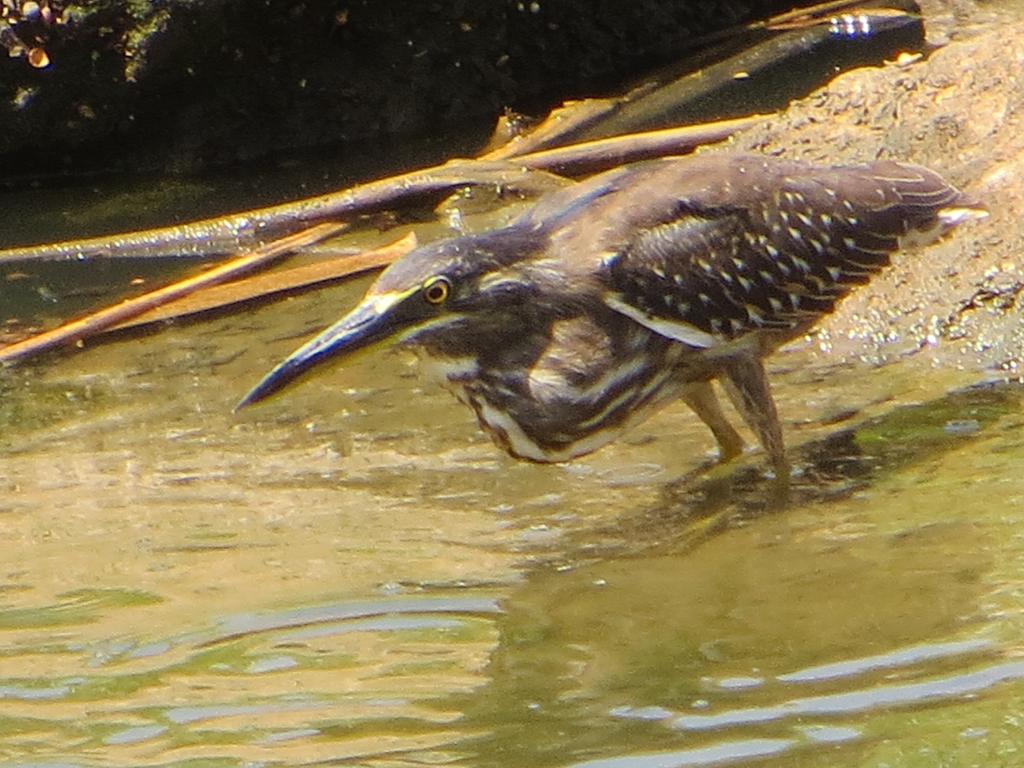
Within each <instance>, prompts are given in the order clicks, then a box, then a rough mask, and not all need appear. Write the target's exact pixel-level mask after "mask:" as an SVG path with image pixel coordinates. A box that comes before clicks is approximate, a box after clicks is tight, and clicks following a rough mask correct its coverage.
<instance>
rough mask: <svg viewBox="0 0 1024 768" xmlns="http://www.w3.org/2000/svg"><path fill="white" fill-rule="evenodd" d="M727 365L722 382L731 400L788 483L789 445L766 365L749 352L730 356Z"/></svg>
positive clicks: (778, 473) (781, 478) (782, 479)
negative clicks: (787, 452) (787, 446)
mask: <svg viewBox="0 0 1024 768" xmlns="http://www.w3.org/2000/svg"><path fill="white" fill-rule="evenodd" d="M724 368H725V370H724V372H725V377H724V378H723V381H722V383H723V385H724V386H725V390H726V392H727V393H728V395H729V399H730V400H732V403H733V405H734V406H736V410H737V411H739V412H740V415H741V416H743V420H744V421H745V422H747V425H748V426H749V427H750V428H751V429H752V430H754V433H755V434H756V435H757V438H758V440H759V441H760V442H761V445H762V446H763V447H764V450H765V452H766V453H767V454H768V457H769V459H770V460H771V463H772V468H773V469H774V470H775V476H776V477H777V478H778V479H779V480H780V481H781V482H783V483H786V482H788V481H789V462H788V461H786V448H785V445H784V444H783V441H782V425H781V424H780V423H779V414H778V412H777V411H776V410H775V400H774V399H773V398H772V391H771V388H770V387H769V384H768V374H767V373H766V372H765V370H764V364H763V363H762V362H761V359H760V358H759V357H758V356H757V355H756V354H754V353H752V352H750V353H743V354H739V355H736V356H735V357H730V358H729V359H728V360H727V361H726V364H725V366H724Z"/></svg>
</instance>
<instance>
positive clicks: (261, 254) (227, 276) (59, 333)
mask: <svg viewBox="0 0 1024 768" xmlns="http://www.w3.org/2000/svg"><path fill="white" fill-rule="evenodd" d="M346 226H347V225H345V224H338V223H323V224H319V225H317V226H315V227H310V228H309V229H307V230H305V231H303V232H298V233H296V234H294V235H289V236H288V237H283V238H281V239H279V240H275V241H274V242H272V243H267V244H266V245H263V246H260V247H259V248H257V249H255V250H254V251H252V252H251V253H246V254H243V255H241V256H239V257H238V258H236V259H233V260H231V261H229V262H228V263H226V264H222V265H221V266H219V267H215V268H213V269H210V270H208V271H206V272H203V273H202V274H200V275H197V276H195V277H191V278H188V279H187V280H182V281H179V282H176V283H173V284H171V285H168V286H165V287H163V288H158V289H156V290H155V291H150V292H149V293H145V294H143V295H142V296H136V297H134V298H131V299H125V300H124V301H122V302H120V303H119V304H115V305H114V306H112V307H107V308H106V309H102V310H100V311H99V312H94V313H92V314H90V315H86V316H85V317H82V318H79V319H78V320H73V321H71V322H70V323H66V324H65V325H62V326H60V327H59V328H54V329H53V330H52V331H47V332H45V333H41V334H38V335H36V336H32V337H30V338H28V339H25V340H24V341H20V342H16V343H14V344H10V345H8V346H6V347H2V348H0V364H10V363H13V362H16V361H18V360H21V359H23V358H25V357H28V356H30V355H34V354H38V353H39V352H42V351H44V350H47V349H51V348H52V347H55V346H58V345H60V344H68V343H73V342H76V341H79V340H81V339H83V338H85V337H87V336H92V335H95V334H97V333H99V332H100V331H103V330H105V329H107V328H110V327H111V326H114V325H116V324H117V323H120V322H124V321H125V320H128V319H130V318H132V317H135V316H137V315H140V314H142V313H143V312H145V311H147V310H148V309H150V308H152V307H154V306H158V305H160V304H162V303H166V302H168V301H171V300H172V299H176V298H180V297H181V296H185V295H187V294H189V293H193V292H195V291H196V290H199V289H200V288H204V287H206V286H210V285H216V284H218V283H222V282H224V281H226V280H231V279H234V278H236V277H238V276H240V275H243V274H245V273H247V272H250V271H251V270H253V269H256V268H257V267H260V266H262V265H264V264H266V263H267V262H269V261H271V260H273V259H275V258H277V257H279V256H283V255H284V254H286V253H289V252H290V251H294V250H295V249H296V248H302V247H305V246H308V245H312V244H313V243H316V242H318V241H320V240H325V239H326V238H328V237H331V236H332V235H336V234H338V233H339V232H341V231H342V230H343V229H345V228H346Z"/></svg>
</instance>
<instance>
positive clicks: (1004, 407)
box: [621, 383, 1024, 546]
mask: <svg viewBox="0 0 1024 768" xmlns="http://www.w3.org/2000/svg"><path fill="white" fill-rule="evenodd" d="M1022 402H1024V387H1021V386H1020V385H1019V384H998V383H986V384H979V385H976V386H973V387H969V388H966V389H962V390H958V391H954V392H951V393H949V394H947V395H946V396H944V397H942V398H939V399H936V400H932V401H929V402H926V403H918V404H913V405H904V406H900V407H898V408H895V409H893V410H891V411H889V412H888V413H886V414H885V415H883V416H879V417H876V418H873V419H871V420H869V421H867V422H865V423H863V424H860V425H858V426H856V427H852V428H849V429H842V430H839V431H837V432H834V433H832V434H829V435H827V436H825V437H823V438H821V439H819V440H814V441H811V442H809V443H805V444H804V445H801V446H799V447H798V448H796V449H794V450H791V451H790V458H791V460H792V461H793V463H794V476H793V479H792V481H791V483H790V486H789V487H788V488H787V489H780V488H779V487H778V485H777V483H776V482H775V481H774V479H773V478H771V477H766V476H765V474H764V472H763V471H762V470H761V468H760V467H759V466H756V465H747V466H742V467H739V468H733V467H731V466H729V465H726V466H724V467H721V468H716V469H713V470H711V472H710V473H708V472H705V471H704V470H699V471H697V472H695V473H692V474H689V475H687V476H685V477H683V478H681V479H680V480H677V481H674V482H671V483H668V484H666V485H665V487H664V488H663V490H662V492H661V499H660V500H659V501H658V502H657V503H656V504H655V505H653V506H652V507H651V508H650V509H648V510H645V511H644V512H642V513H640V514H639V515H637V516H635V517H632V518H627V519H624V520H623V521H622V523H621V525H622V526H623V527H626V528H628V529H629V531H630V540H631V541H633V542H637V541H643V540H644V539H645V537H646V538H648V540H659V539H661V538H662V537H663V536H664V535H668V536H669V537H671V538H672V539H674V540H675V544H674V545H673V546H679V541H680V540H688V541H690V542H692V544H693V545H694V546H696V545H697V544H698V543H700V542H701V541H702V540H704V539H706V538H708V537H710V536H713V535H715V534H717V533H721V532H722V531H723V530H725V529H727V528H729V527H730V526H735V525H742V524H744V523H746V522H749V521H751V520H754V519H756V518H758V517H761V516H764V515H767V514H780V513H784V512H786V511H787V510H789V509H794V508H800V507H810V506H816V505H817V506H827V505H828V504H830V503H834V502H837V501H839V500H842V499H848V498H850V497H851V496H853V495H855V494H857V493H859V492H862V491H865V490H867V489H869V488H871V486H873V485H875V484H877V483H878V482H879V481H881V480H883V479H884V478H886V477H889V476H891V475H893V474H896V473H899V472H902V471H905V470H906V469H907V468H909V467H911V466H912V465H915V464H919V463H921V462H925V461H928V460H929V459H933V458H935V457H936V456H939V455H941V454H942V453H944V452H946V451H949V450H953V449H959V448H962V447H963V446H964V444H965V441H970V440H975V439H978V438H981V437H983V436H985V430H986V429H987V428H989V427H991V426H992V425H993V424H995V423H996V422H997V421H998V420H999V419H1000V418H1001V417H1003V416H1005V415H1006V414H1007V413H1012V412H1014V411H1016V410H1019V409H1020V406H1021V403H1022ZM758 458H760V456H759V457H758ZM708 474H710V475H712V476H711V477H708V476H707V475H708ZM702 475H703V477H702Z"/></svg>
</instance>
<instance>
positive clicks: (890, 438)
mask: <svg viewBox="0 0 1024 768" xmlns="http://www.w3.org/2000/svg"><path fill="white" fill-rule="evenodd" d="M193 193H195V194H200V193H199V192H195V190H192V191H191V192H190V191H187V190H186V192H182V195H184V196H185V197H188V196H189V195H191V194H193ZM203 194H205V193H203ZM33 201H34V202H33ZM23 202H24V203H25V204H26V205H30V207H34V208H39V209H42V208H44V207H45V206H46V199H45V196H44V197H42V198H40V197H35V196H33V197H32V198H31V200H29V201H28V202H26V201H23ZM164 203H166V201H164ZM50 204H51V205H52V206H54V211H57V210H58V209H59V210H63V209H65V208H67V209H68V210H69V211H71V212H72V213H70V214H67V215H64V214H59V216H60V217H61V220H62V222H63V224H62V226H64V227H67V231H68V232H72V231H74V228H75V226H76V223H75V219H74V215H73V214H74V212H78V213H80V214H81V215H82V216H87V217H92V218H90V221H92V222H93V224H95V223H96V219H95V216H97V215H100V214H101V213H102V210H100V213H97V211H96V210H92V211H91V212H90V209H89V206H88V205H86V204H85V203H84V202H83V199H82V197H81V196H79V197H76V198H70V199H69V200H67V201H65V200H64V199H63V198H58V199H52V200H50ZM170 204H171V205H173V204H175V203H174V201H173V200H172V201H171V203H170ZM53 215H55V216H57V215H58V214H57V213H54V214H53ZM100 217H101V218H102V216H100ZM45 225H46V220H45V217H42V218H38V217H37V218H36V219H34V220H32V222H30V223H29V224H27V225H26V227H27V228H26V231H25V232H23V233H20V234H21V235H23V236H24V238H27V239H31V236H32V234H33V232H35V231H36V229H39V230H40V231H49V230H47V227H46V226H45ZM34 228H35V229H34ZM14 239H16V238H15V237H14V235H12V242H13V241H14ZM68 269H70V268H69V267H67V266H65V267H52V268H51V267H47V268H40V269H38V270H37V269H35V268H33V269H32V270H29V272H30V273H31V274H27V275H26V276H23V277H19V278H18V279H17V280H8V281H7V283H5V284H4V285H3V288H4V289H5V291H6V292H5V293H2V294H0V296H2V297H3V298H4V300H5V301H7V302H8V305H7V306H5V307H4V309H7V307H8V306H13V305H15V304H17V305H19V307H20V311H21V313H22V314H24V313H28V314H34V315H35V318H34V319H35V320H36V321H38V322H43V323H48V322H53V321H54V320H55V317H56V315H57V314H59V312H60V311H65V310H66V309H67V308H69V307H71V308H74V309H76V310H77V309H80V308H81V307H84V306H87V305H88V304H90V303H95V301H96V300H97V297H96V296H95V295H94V293H95V291H94V289H93V288H91V287H90V284H89V283H88V282H87V281H86V282H76V281H75V280H73V276H70V275H69V274H68V272H67V270H68ZM107 269H110V270H112V271H111V272H108V273H104V274H99V275H98V276H97V275H96V274H95V273H94V277H96V278H97V284H106V283H114V284H117V285H120V286H125V285H127V281H128V279H129V278H130V274H128V273H125V274H121V273H120V272H118V269H119V268H118V267H109V268H107ZM129 272H131V271H130V270H129ZM152 279H155V278H152ZM72 283H74V284H75V285H76V286H77V295H76V296H73V297H71V298H70V299H69V298H68V297H67V296H66V294H67V286H68V285H70V284H72ZM365 285H366V281H365V280H363V281H357V282H355V283H353V284H351V285H346V286H341V287H335V288H331V289H325V290H322V291H319V292H316V293H313V294H308V295H305V296H302V297H297V298H291V299H287V300H285V301H282V302H279V303H276V304H273V305H268V306H265V307H262V308H260V309H257V310H252V311H249V312H247V313H245V314H238V315H234V316H230V317H221V318H219V319H213V320H209V321H206V322H203V323H201V324H196V325H191V326H182V327H176V328H171V329H169V330H165V331H163V332H161V333H159V334H154V335H149V336H143V337H131V338H121V339H117V340H110V341H107V342H104V343H101V344H96V345H90V346H89V347H88V348H87V349H85V350H83V351H80V352H76V353H74V354H70V355H66V356H62V357H53V358H50V359H48V360H44V361H41V362H39V363H36V364H33V365H31V366H24V367H21V368H16V369H10V370H3V371H0V532H2V535H0V766H34V767H38V768H42V766H58V765H59V766H168V767H170V766H190V767H192V766H196V767H198V766H203V767H205V766H228V767H231V766H239V767H241V766H247V767H248V766H277V765H281V766H285V765H287V766H295V765H335V764H346V765H349V764H354V765H366V766H377V767H381V768H383V767H387V768H392V767H397V766H423V765H435V764H451V763H454V764H459V765H467V766H497V767H500V768H521V767H522V768H525V767H526V766H530V767H531V768H532V767H533V766H553V767H557V768H570V767H580V766H588V768H597V767H598V766H601V767H602V768H627V767H628V768H674V767H675V766H717V765H742V766H746V765H752V764H757V765H768V766H779V767H780V768H781V767H783V766H785V768H819V767H820V768H826V767H828V768H833V767H838V768H859V767H860V766H871V767H872V768H883V767H886V768H918V767H920V768H926V767H927V768H934V767H935V766H944V767H947V768H961V767H963V768H966V767H967V766H986V767H987V766H1019V765H1024V756H1020V755H1019V754H1018V753H1019V752H1020V751H1022V750H1024V656H1022V653H1021V651H1022V649H1024V617H1022V609H1021V606H1022V605H1024V472H1022V471H1021V468H1022V467H1024V429H1022V427H1024V408H1022V404H1024V388H1022V387H1021V386H1020V385H1013V384H1008V383H1003V382H1000V381H998V380H992V381H982V380H983V379H985V377H986V374H985V373H984V372H979V371H971V370H966V371H964V370H954V369H952V368H945V367H942V368H935V367H933V366H932V364H931V363H930V362H929V361H928V360H925V359H924V356H923V355H918V356H912V357H909V358H907V359H906V360H904V361H903V362H900V363H896V364H891V365H887V366H884V367H881V368H875V367H871V366H869V365H868V364H866V363H858V362H849V363H847V362H844V361H845V360H846V359H847V358H850V359H852V360H855V359H856V356H857V342H856V341H839V340H835V339H833V342H834V347H835V349H834V350H833V353H832V354H831V355H826V354H825V353H823V352H822V351H821V350H819V349H818V348H817V347H816V346H815V345H814V344H812V343H809V342H808V343H803V344H797V345H794V346H793V347H791V348H789V349H787V350H784V351H783V352H782V353H780V354H779V355H777V356H776V357H775V358H774V359H773V366H772V367H773V379H774V381H775V387H776V396H777V399H778V403H779V408H780V411H781V413H782V416H783V421H784V425H785V429H786V437H787V442H788V444H789V446H790V456H791V458H792V459H793V460H794V463H795V465H796V466H797V468H798V474H797V478H796V481H795V484H794V488H793V491H792V494H791V497H790V498H789V499H788V500H780V499H779V498H778V497H777V495H776V494H774V492H773V488H772V486H771V484H770V483H769V482H767V481H766V480H765V479H764V477H763V467H764V462H763V457H761V456H760V455H753V456H751V457H748V458H747V459H745V460H744V461H742V462H740V463H739V465H738V466H735V467H730V468H726V469H724V470H723V469H715V470H711V471H708V464H709V461H710V458H711V455H712V454H711V451H712V442H711V440H710V437H709V436H708V434H707V433H706V431H705V430H704V428H703V427H702V426H701V425H699V424H698V423H696V420H695V418H694V417H693V416H692V415H691V414H690V413H689V412H687V411H686V410H685V409H684V408H682V407H681V406H678V407H677V406H673V407H670V408H668V409H666V410H665V411H664V412H663V413H661V414H659V415H658V416H656V417H655V418H654V419H652V420H651V421H649V422H648V423H646V424H644V425H642V426H641V427H640V428H638V429H637V430H636V431H634V432H633V433H631V434H630V435H629V436H628V437H627V438H625V439H623V440H621V441H619V442H618V443H617V444H615V445H613V446H610V447H609V448H607V449H605V450H603V451H601V452H600V453H598V454H596V455H594V456H591V457H588V458H586V459H583V460H580V461H577V462H575V463H573V464H570V465H565V466H536V465H530V464H524V463H517V462H515V461H513V460H512V459H509V458H507V457H505V456H504V455H502V454H499V453H498V451H497V450H496V449H495V448H494V447H493V446H492V445H491V444H490V442H489V441H488V440H487V439H486V438H485V437H484V436H483V435H482V434H481V433H480V432H479V431H478V430H477V428H476V426H475V423H474V421H473V417H472V415H471V413H470V412H469V411H468V410H466V409H464V408H462V407H461V406H459V405H457V404H456V403H455V402H454V401H452V400H451V398H450V397H449V396H448V395H446V394H445V393H444V392H442V391H440V390H438V389H435V388H433V387H431V386H429V385H421V383H420V380H419V379H418V378H417V375H416V371H415V367H414V365H413V364H412V361H411V360H407V359H406V358H405V357H403V356H401V355H398V354H393V353H387V352H378V353H375V354H367V355H364V356H362V357H359V358H357V359H355V360H353V361H351V362H350V363H349V364H347V365H346V366H345V367H344V368H342V369H338V370H335V371H333V372H327V373H325V374H324V375H321V376H319V377H314V378H312V379H311V380H310V381H308V382H306V383H304V384H303V385H302V386H299V387H297V388H295V389H294V390H290V391H289V392H288V393H287V395H286V396H285V397H281V398H277V399H274V400H271V401H270V402H268V403H266V404H263V405H260V406H257V407H254V408H251V409H248V410H246V411H244V412H242V413H241V414H237V415H236V414H233V413H232V407H233V405H234V404H235V403H236V402H237V401H238V399H239V398H240V397H241V396H242V395H243V394H244V393H245V392H246V391H248V389H249V388H250V387H251V386H252V385H253V384H254V383H255V382H256V381H257V380H258V379H259V378H260V377H261V376H262V375H263V374H264V373H265V372H266V371H267V370H269V368H270V367H271V366H272V365H273V364H274V363H276V362H277V361H278V360H280V359H281V358H282V357H283V356H284V355H285V354H287V353H288V352H289V351H291V350H292V349H293V348H294V347H295V346H296V345H297V344H298V343H299V341H300V340H301V339H305V338H307V337H308V336H309V334H311V333H312V332H314V331H315V330H318V329H319V328H321V327H323V325H325V324H326V323H327V322H329V321H331V320H333V319H334V318H336V317H337V316H338V315H339V314H340V313H341V312H342V311H343V310H344V309H345V308H346V307H348V306H349V305H350V304H351V303H352V302H353V301H354V300H355V299H356V298H357V297H358V296H359V295H360V294H361V292H362V290H363V289H364V288H365ZM40 288H45V289H46V290H45V291H42V292H41V291H40ZM19 291H20V293H19ZM47 291H48V292H47ZM58 299H59V306H58ZM51 305H53V306H52V312H51V311H48V309H47V308H48V307H51ZM3 320H6V317H0V321H3ZM837 361H841V362H837Z"/></svg>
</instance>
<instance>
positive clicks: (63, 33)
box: [0, 0, 792, 180]
mask: <svg viewBox="0 0 1024 768" xmlns="http://www.w3.org/2000/svg"><path fill="white" fill-rule="evenodd" d="M41 5H42V6H43V7H44V9H47V10H48V13H49V14H50V16H51V18H49V22H48V21H47V20H46V19H44V18H41V17H40V14H33V13H28V12H25V13H23V14H22V16H23V17H20V16H19V13H18V10H17V8H20V9H23V10H26V9H27V10H31V7H30V6H27V5H26V4H25V3H23V2H20V1H16V0H5V6H7V7H8V8H9V13H8V21H7V22H6V25H7V29H6V30H5V34H6V35H7V38H6V41H7V42H8V43H9V42H10V40H11V39H12V35H14V36H16V37H17V38H19V39H20V40H21V41H22V42H23V43H24V45H25V50H26V51H27V50H28V49H31V48H35V49H38V51H45V55H46V57H48V59H49V65H48V66H45V67H42V68H34V67H33V66H31V65H30V63H29V61H28V59H27V57H25V56H20V57H12V58H9V59H0V125H2V126H3V130H2V131H0V162H2V167H3V169H4V171H3V173H2V176H3V177H4V178H6V179H8V180H10V179H11V178H12V177H25V176H28V177H32V178H39V177H42V176H46V175H50V174H64V173H67V174H81V173H93V172H97V171H110V170H113V171H121V170H140V169H147V170H196V169H200V168H208V167H209V166H211V165H219V164H230V163H233V162H238V161H243V160H246V159H250V158H253V157H261V156H268V155H273V154H277V153H285V152H289V151H293V150H297V149H310V148H317V147H324V146H328V145H336V144H338V143H344V142H346V141H354V140H362V139H367V138H376V137H380V136H409V135H415V134H421V133H424V132H430V133H434V134H436V133H438V132H440V131H442V130H444V129H450V128H452V127H454V126H459V127H464V126H465V125H466V124H467V122H470V121H475V122H478V123H480V124H481V125H482V124H484V123H490V122H492V121H493V119H494V117H495V116H496V115H497V114H498V113H500V111H501V110H503V109H504V108H506V107H512V108H515V109H522V110H528V111H534V112H538V113H540V112H543V111H545V110H546V109H547V108H548V107H549V106H551V105H552V104H554V103H557V102H560V101H562V100H563V99H565V98H567V97H569V98H571V97H575V96H583V95H589V94H592V93H598V92H602V91H605V90H607V89H608V88H609V87H612V86H613V85H617V84H619V83H621V82H622V81H623V80H624V79H625V78H627V77H629V76H630V75H634V74H635V73H637V72H638V71H640V70H642V69H644V68H647V67H650V66H653V65H656V64H660V63H664V62H666V61H669V60H672V59H674V58H677V57H678V55H679V51H680V50H682V49H683V48H684V47H685V45H686V44H687V43H688V42H690V41H692V40H693V39H694V38H695V37H697V36H700V35H703V34H706V33H708V32H711V31H714V30H716V29H722V28H725V27H729V26H732V25H736V24H739V23H743V22H746V21H749V20H751V19H754V18H762V17H766V16H769V15H771V14H773V13H776V12H779V11H780V10H788V9H789V8H790V7H791V5H792V3H791V2H789V0H716V1H715V2H684V1H681V0H677V1H676V2H664V1H663V0H634V1H633V2H630V3H621V2H611V1H610V0H586V1H585V2H580V1H579V0H533V1H532V2H531V1H530V0H523V1H522V2H519V1H518V0H489V2H479V1H477V2H470V1H469V0H446V1H445V2H423V0H373V1H372V2H371V0H349V2H344V1H343V0H306V1H305V2H297V3H292V2H277V1H276V0H263V1H262V2H244V1H243V0H205V1H204V2H193V1H191V0H162V1H158V2H134V1H133V0H87V1H86V2H83V3H81V4H78V5H66V4H64V3H62V2H60V0H49V5H47V3H46V2H43V3H41ZM12 6H16V7H17V8H16V9H15V10H13V11H10V8H11V7H12ZM29 16H31V18H29ZM2 24H3V22H0V25H2ZM3 39H4V38H3V35H0V40H3ZM36 63H37V64H38V63H39V62H38V61H37V62H36Z"/></svg>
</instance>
